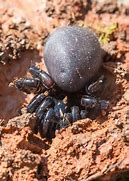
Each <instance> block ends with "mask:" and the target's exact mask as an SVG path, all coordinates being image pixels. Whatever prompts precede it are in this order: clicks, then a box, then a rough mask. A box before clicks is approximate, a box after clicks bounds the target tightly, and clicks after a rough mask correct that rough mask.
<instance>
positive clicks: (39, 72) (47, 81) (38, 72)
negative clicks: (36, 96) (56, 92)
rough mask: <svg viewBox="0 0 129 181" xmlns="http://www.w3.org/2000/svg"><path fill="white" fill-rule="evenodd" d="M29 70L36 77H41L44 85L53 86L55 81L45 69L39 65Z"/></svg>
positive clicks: (48, 87)
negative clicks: (41, 68)
mask: <svg viewBox="0 0 129 181" xmlns="http://www.w3.org/2000/svg"><path fill="white" fill-rule="evenodd" d="M29 72H30V73H31V75H32V76H33V77H34V78H38V79H40V81H41V83H42V84H43V86H45V87H46V88H47V89H50V88H51V87H53V85H54V82H53V80H52V79H51V77H50V76H49V74H47V73H46V72H45V71H43V70H40V69H39V68H38V67H35V66H32V67H30V68H29Z"/></svg>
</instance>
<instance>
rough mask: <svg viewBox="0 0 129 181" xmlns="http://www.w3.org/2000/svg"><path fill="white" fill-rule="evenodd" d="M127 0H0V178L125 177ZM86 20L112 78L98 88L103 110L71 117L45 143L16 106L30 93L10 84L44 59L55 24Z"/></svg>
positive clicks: (128, 164) (128, 173) (128, 140)
mask: <svg viewBox="0 0 129 181" xmlns="http://www.w3.org/2000/svg"><path fill="white" fill-rule="evenodd" d="M128 22H129V6H128V4H127V5H126V6H125V5H121V4H120V3H117V2H116V1H106V3H104V2H103V1H102V2H101V3H96V2H95V1H94V2H93V3H92V2H91V1H89V0H87V1H86V0H46V1H45V0H43V1H42V0H35V1H29V0H26V1H25V0H22V1H20V0H11V2H10V1H9V0H0V119H1V120H0V181H9V180H12V181H21V180H25V181H31V180H32V181H37V180H40V181H46V180H48V181H65V180H66V181H91V180H100V181H101V180H102V181H105V180H107V181H123V180H128V179H129V157H128V153H129V84H128V81H129V23H128ZM68 24H76V25H79V26H89V27H90V28H92V29H93V31H95V32H96V33H97V35H98V38H99V40H100V43H101V46H102V49H103V50H104V56H103V57H104V58H103V60H104V63H103V66H104V67H105V68H106V69H107V70H108V71H109V72H110V74H111V75H112V77H113V80H115V81H114V82H113V83H112V82H111V80H110V79H109V82H110V84H108V85H107V86H106V88H105V89H104V95H105V96H106V98H107V99H108V100H109V101H110V107H109V110H108V113H107V114H106V115H104V114H102V115H100V116H99V117H98V118H97V119H96V120H94V121H92V120H90V119H85V120H81V121H77V122H76V123H74V124H73V125H72V126H69V127H68V128H65V129H62V130H60V131H58V132H57V133H56V137H55V138H54V139H53V140H52V141H51V142H50V141H48V140H46V139H45V138H41V137H40V136H39V135H35V134H34V133H33V129H34V126H35V121H36V119H35V116H34V115H31V114H26V113H24V114H23V115H21V116H19V109H20V108H21V107H24V106H25V105H26V104H27V103H28V102H29V101H30V99H31V98H32V97H33V95H25V94H23V93H21V92H19V91H18V90H16V89H15V87H13V86H12V83H13V81H14V80H15V79H17V78H19V77H22V76H25V75H26V74H27V69H28V67H29V66H30V65H39V66H40V67H41V68H43V69H45V66H44V63H43V53H42V52H43V48H44V43H45V41H46V38H47V37H48V35H49V34H50V33H51V32H52V31H53V30H54V29H55V28H56V27H58V26H62V25H68Z"/></svg>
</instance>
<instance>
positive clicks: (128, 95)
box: [124, 89, 129, 104]
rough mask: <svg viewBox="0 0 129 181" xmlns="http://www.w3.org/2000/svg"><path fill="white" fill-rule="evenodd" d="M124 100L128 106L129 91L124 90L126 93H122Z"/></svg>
mask: <svg viewBox="0 0 129 181" xmlns="http://www.w3.org/2000/svg"><path fill="white" fill-rule="evenodd" d="M124 99H125V100H126V101H127V103H128V104H129V89H127V90H126V92H125V93H124Z"/></svg>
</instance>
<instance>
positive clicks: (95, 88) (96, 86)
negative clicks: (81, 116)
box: [85, 75, 105, 95]
mask: <svg viewBox="0 0 129 181" xmlns="http://www.w3.org/2000/svg"><path fill="white" fill-rule="evenodd" d="M104 82H105V77H104V75H101V76H100V77H99V78H98V80H96V81H95V82H92V83H91V84H90V85H88V86H87V85H86V86H85V91H86V94H88V95H93V94H95V93H97V92H99V91H101V90H102V89H103V86H104Z"/></svg>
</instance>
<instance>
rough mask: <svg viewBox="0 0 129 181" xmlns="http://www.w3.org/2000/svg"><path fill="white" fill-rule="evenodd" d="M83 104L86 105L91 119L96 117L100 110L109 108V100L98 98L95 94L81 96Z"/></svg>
mask: <svg viewBox="0 0 129 181" xmlns="http://www.w3.org/2000/svg"><path fill="white" fill-rule="evenodd" d="M81 106H83V107H85V110H87V111H88V113H89V116H88V117H90V118H91V119H95V118H96V117H97V116H98V115H99V114H100V112H102V111H104V110H107V109H108V106H109V101H106V100H101V99H97V98H95V97H93V96H89V95H84V96H83V97H82V98H81Z"/></svg>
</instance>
